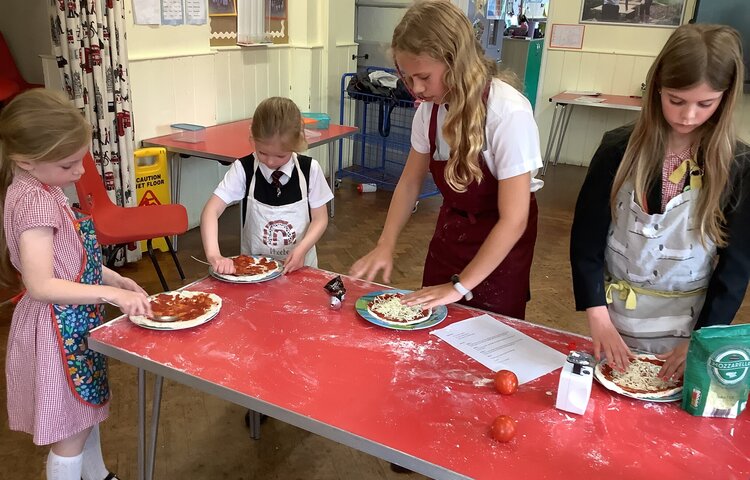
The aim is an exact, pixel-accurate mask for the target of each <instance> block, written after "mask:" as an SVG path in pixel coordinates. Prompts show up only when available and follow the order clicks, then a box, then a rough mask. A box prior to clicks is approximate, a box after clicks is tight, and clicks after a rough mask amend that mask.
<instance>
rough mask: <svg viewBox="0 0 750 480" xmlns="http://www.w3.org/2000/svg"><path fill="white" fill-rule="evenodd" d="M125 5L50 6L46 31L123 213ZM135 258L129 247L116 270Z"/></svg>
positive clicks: (131, 186)
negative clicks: (86, 122)
mask: <svg viewBox="0 0 750 480" xmlns="http://www.w3.org/2000/svg"><path fill="white" fill-rule="evenodd" d="M125 1H127V0H50V2H51V3H50V26H51V29H52V44H53V49H54V53H55V56H56V57H57V66H58V68H59V69H60V71H61V75H62V78H63V85H64V86H65V89H66V90H67V92H68V95H69V96H70V98H71V100H72V101H73V102H74V103H75V105H76V106H77V107H79V108H80V109H81V110H82V111H83V113H84V115H85V116H86V118H87V119H88V120H89V121H90V122H91V125H92V127H93V135H92V137H93V138H92V142H91V143H92V145H91V153H92V155H93V157H94V159H95V160H96V164H97V166H98V167H99V174H100V175H101V177H102V181H103V182H104V185H105V187H106V189H107V193H108V194H109V197H110V198H111V199H112V201H113V202H115V203H116V204H118V205H121V206H124V207H129V206H134V205H136V197H135V170H134V167H135V165H134V162H133V148H134V147H133V146H134V136H133V121H132V116H131V109H130V81H129V76H128V53H127V36H126V34H125V5H124V2H125ZM140 257H141V252H140V249H139V248H138V246H137V244H132V245H129V246H128V247H127V248H125V249H121V250H119V252H118V253H117V256H116V264H117V265H121V264H123V263H124V262H126V261H135V260H138V259H139V258H140Z"/></svg>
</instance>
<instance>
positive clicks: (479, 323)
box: [430, 314, 567, 384]
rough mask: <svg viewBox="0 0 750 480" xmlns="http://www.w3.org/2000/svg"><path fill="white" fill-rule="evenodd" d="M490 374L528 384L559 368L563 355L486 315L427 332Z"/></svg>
mask: <svg viewBox="0 0 750 480" xmlns="http://www.w3.org/2000/svg"><path fill="white" fill-rule="evenodd" d="M430 333H431V334H432V335H436V336H438V337H439V338H441V339H443V340H445V341H446V342H448V343H449V344H451V345H452V346H454V347H456V348H457V349H459V350H461V351H462V352H463V353H465V354H466V355H468V356H470V357H471V358H473V359H474V360H476V361H477V362H479V363H481V364H482V365H484V366H485V367H487V368H489V369H490V370H492V371H493V372H496V371H498V370H503V369H505V370H510V371H512V372H513V373H515V374H516V376H517V377H518V383H519V384H523V383H526V382H530V381H531V380H534V379H535V378H539V377H541V376H542V375H546V374H548V373H549V372H552V371H554V370H556V369H558V368H560V367H562V366H563V364H564V363H565V360H566V358H567V356H566V355H564V354H562V353H560V352H558V351H557V350H555V349H554V348H551V347H548V346H547V345H545V344H543V343H542V342H539V341H537V340H534V339H533V338H531V337H529V336H528V335H526V334H524V333H521V332H519V331H518V330H516V329H515V328H512V327H509V326H508V325H506V324H504V323H503V322H501V321H500V320H495V319H494V318H492V317H490V316H489V315H486V314H485V315H480V316H478V317H474V318H469V319H467V320H463V321H461V322H456V323H454V324H451V325H448V326H447V327H445V328H440V329H438V330H433V331H431V332H430Z"/></svg>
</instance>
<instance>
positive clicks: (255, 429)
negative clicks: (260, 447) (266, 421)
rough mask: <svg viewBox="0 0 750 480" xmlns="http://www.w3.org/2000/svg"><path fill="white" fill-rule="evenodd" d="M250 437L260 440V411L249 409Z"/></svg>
mask: <svg viewBox="0 0 750 480" xmlns="http://www.w3.org/2000/svg"><path fill="white" fill-rule="evenodd" d="M250 438H252V439H253V440H260V413H258V412H256V411H255V410H250Z"/></svg>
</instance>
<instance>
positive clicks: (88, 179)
mask: <svg viewBox="0 0 750 480" xmlns="http://www.w3.org/2000/svg"><path fill="white" fill-rule="evenodd" d="M83 167H84V169H85V172H84V174H83V176H82V177H81V179H80V180H78V182H77V183H76V191H77V192H78V200H79V203H80V205H81V210H82V211H83V212H84V213H86V214H88V215H91V217H92V219H93V220H94V228H95V230H96V236H97V239H98V240H99V243H100V244H101V245H103V246H108V245H113V246H116V248H115V249H114V250H113V252H112V254H110V258H108V259H107V260H108V261H107V263H108V264H109V263H110V261H112V260H114V254H115V253H116V252H117V251H118V250H119V248H122V247H123V246H124V245H126V244H129V243H133V242H139V241H141V240H146V247H147V249H148V252H147V253H148V256H149V257H150V258H151V262H152V263H153V264H154V268H155V269H156V273H157V274H158V275H159V280H160V281H161V285H162V287H164V290H165V291H167V290H169V286H168V285H167V282H166V280H165V279H164V274H163V273H162V271H161V268H159V262H157V260H156V255H154V249H153V247H152V245H151V240H153V239H154V238H160V237H163V238H164V240H165V241H166V242H167V247H168V248H169V253H170V254H171V255H172V259H173V260H174V264H175V266H177V271H178V272H180V278H182V279H183V280H184V279H185V274H184V273H183V271H182V266H181V265H180V261H179V260H178V259H177V255H176V254H175V251H174V248H173V247H172V241H171V240H170V238H169V237H171V236H172V235H180V234H183V233H185V232H186V231H187V228H188V217H187V210H185V207H183V206H182V205H179V204H167V205H147V206H138V207H128V208H125V207H120V206H118V205H115V204H114V203H112V201H111V200H110V198H109V195H107V190H106V189H105V188H104V183H103V182H102V178H101V176H100V175H99V170H98V169H97V167H96V163H95V162H94V158H93V157H92V156H91V153H87V154H86V156H85V157H84V159H83Z"/></svg>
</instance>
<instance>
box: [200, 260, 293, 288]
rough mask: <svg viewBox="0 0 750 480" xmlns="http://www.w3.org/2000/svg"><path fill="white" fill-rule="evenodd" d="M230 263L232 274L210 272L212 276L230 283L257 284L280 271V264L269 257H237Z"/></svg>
mask: <svg viewBox="0 0 750 480" xmlns="http://www.w3.org/2000/svg"><path fill="white" fill-rule="evenodd" d="M232 263H234V269H235V272H234V273H217V272H213V271H212V275H213V276H215V277H218V278H220V279H222V280H227V281H230V282H257V281H261V280H264V279H266V278H268V277H270V276H271V275H275V274H276V273H277V272H279V271H280V270H281V264H280V263H279V262H278V261H276V260H274V259H273V258H270V257H260V256H257V257H256V256H251V255H238V256H236V257H233V258H232Z"/></svg>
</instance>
